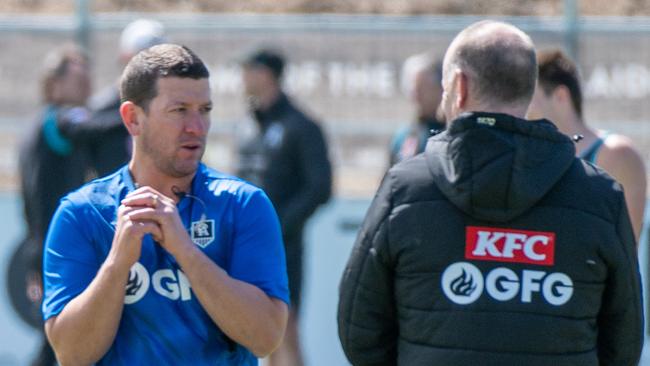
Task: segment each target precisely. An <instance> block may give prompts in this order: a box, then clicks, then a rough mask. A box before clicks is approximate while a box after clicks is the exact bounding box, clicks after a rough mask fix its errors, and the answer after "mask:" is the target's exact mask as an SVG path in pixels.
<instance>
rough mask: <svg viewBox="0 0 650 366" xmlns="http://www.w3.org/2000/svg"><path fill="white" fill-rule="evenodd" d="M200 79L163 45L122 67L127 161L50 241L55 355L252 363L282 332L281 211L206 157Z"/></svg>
mask: <svg viewBox="0 0 650 366" xmlns="http://www.w3.org/2000/svg"><path fill="white" fill-rule="evenodd" d="M208 76H209V74H208V70H207V69H206V68H205V66H204V64H203V63H202V62H201V60H200V59H199V58H198V57H197V56H196V55H195V54H194V53H192V51H190V50H189V49H187V48H185V47H181V46H176V45H170V44H165V45H159V46H154V47H152V48H149V49H148V50H145V51H143V52H141V53H140V54H138V55H137V56H136V57H134V58H133V59H132V60H131V62H130V63H129V64H128V65H127V67H126V69H125V71H124V73H123V76H122V81H121V95H122V100H123V101H124V102H123V103H122V105H121V108H120V114H121V116H122V119H123V120H124V124H125V126H126V128H127V129H128V130H129V133H130V134H131V135H132V136H133V141H134V149H133V156H132V158H131V161H130V162H129V164H128V166H125V167H124V168H122V169H121V170H119V171H118V172H116V173H114V174H112V175H110V176H107V177H105V178H102V179H98V180H96V181H94V182H91V183H89V184H87V185H86V186H84V187H82V188H81V189H79V190H77V191H75V192H73V193H71V194H69V195H68V196H67V197H66V198H64V199H63V200H62V201H61V204H60V206H59V208H58V210H57V212H56V214H55V216H54V218H53V221H52V223H51V226H50V231H49V233H48V236H47V240H46V243H45V254H44V270H43V271H44V282H45V295H44V301H43V315H44V318H45V320H46V323H45V330H46V333H47V336H48V338H49V340H50V342H51V343H52V346H53V347H54V350H55V352H56V355H57V358H58V359H59V362H60V363H61V364H64V365H65V364H92V363H97V364H106V365H144V364H152V363H154V362H155V363H156V364H160V365H186V364H193V365H207V364H210V365H255V364H257V359H256V356H257V357H262V356H264V355H267V354H269V353H270V352H271V351H273V350H274V349H275V348H276V347H277V346H278V344H279V343H280V341H281V340H282V336H283V333H284V330H285V327H286V322H287V314H288V305H287V304H288V289H287V277H286V269H285V259H284V252H283V246H282V239H281V234H280V228H279V224H278V219H277V216H276V214H275V211H274V209H273V207H272V205H271V204H270V202H269V200H268V198H267V197H266V195H265V194H264V192H262V191H261V190H259V189H257V188H255V187H253V186H251V185H249V184H247V183H245V182H243V181H241V180H239V179H237V178H234V177H230V176H226V175H223V174H221V173H218V172H215V171H213V170H210V169H209V168H207V167H205V166H203V165H202V164H201V163H200V159H201V157H202V155H203V152H204V150H205V143H206V136H207V132H208V129H209V125H210V118H209V115H210V109H211V101H210V87H209V83H208Z"/></svg>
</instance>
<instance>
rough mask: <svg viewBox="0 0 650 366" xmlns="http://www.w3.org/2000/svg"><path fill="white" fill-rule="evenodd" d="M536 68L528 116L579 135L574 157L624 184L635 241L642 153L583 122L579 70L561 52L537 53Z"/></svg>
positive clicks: (642, 199)
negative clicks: (545, 119)
mask: <svg viewBox="0 0 650 366" xmlns="http://www.w3.org/2000/svg"><path fill="white" fill-rule="evenodd" d="M538 68H539V78H538V81H537V87H536V89H535V95H534V97H533V100H532V102H531V104H530V108H529V111H528V115H529V118H533V119H534V118H547V119H549V120H551V121H553V123H555V124H556V125H557V127H558V128H559V130H560V132H562V133H564V134H565V135H567V136H571V137H572V136H576V135H579V136H582V138H580V140H579V141H578V143H577V144H576V156H578V157H580V158H582V159H584V160H586V161H588V162H590V163H592V164H596V165H598V166H600V167H602V168H603V169H604V170H605V171H606V172H607V173H609V174H611V175H612V177H614V179H616V180H617V181H618V182H619V183H621V185H623V188H624V191H625V201H626V203H627V209H628V212H629V213H630V218H631V220H632V226H633V228H634V234H635V237H636V240H637V241H638V240H639V237H640V235H641V234H640V233H641V227H642V225H643V214H644V209H645V203H646V171H645V165H644V163H643V160H642V159H641V155H640V154H639V153H638V152H637V150H636V149H635V148H634V146H633V144H632V141H631V140H630V139H629V138H628V137H625V136H623V135H619V134H614V133H610V132H609V131H603V130H598V129H595V128H592V127H590V126H589V125H588V124H587V123H586V122H585V121H584V116H583V104H582V101H583V98H582V88H581V86H580V76H579V73H578V69H577V67H576V65H575V63H574V62H573V61H572V60H571V59H569V58H568V57H567V56H566V55H565V54H564V53H562V52H561V51H559V50H549V51H545V52H540V53H539V55H538Z"/></svg>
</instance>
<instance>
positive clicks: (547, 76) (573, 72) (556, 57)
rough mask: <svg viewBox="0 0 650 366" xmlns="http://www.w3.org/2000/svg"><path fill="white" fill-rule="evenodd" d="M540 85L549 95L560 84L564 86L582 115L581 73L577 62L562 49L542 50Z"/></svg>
mask: <svg viewBox="0 0 650 366" xmlns="http://www.w3.org/2000/svg"><path fill="white" fill-rule="evenodd" d="M537 63H538V65H539V66H538V68H539V79H538V82H539V86H540V87H541V88H542V90H543V91H544V93H546V95H549V94H551V93H552V92H553V90H555V89H556V88H557V87H559V86H564V87H566V88H567V89H568V90H569V94H570V95H571V104H573V109H575V111H576V113H577V114H578V116H579V117H582V89H581V88H580V74H579V72H578V68H577V66H576V64H575V63H574V62H573V61H572V60H571V59H570V58H569V57H568V56H567V55H565V54H564V53H563V52H562V51H560V50H549V51H543V52H540V53H539V55H538V57H537Z"/></svg>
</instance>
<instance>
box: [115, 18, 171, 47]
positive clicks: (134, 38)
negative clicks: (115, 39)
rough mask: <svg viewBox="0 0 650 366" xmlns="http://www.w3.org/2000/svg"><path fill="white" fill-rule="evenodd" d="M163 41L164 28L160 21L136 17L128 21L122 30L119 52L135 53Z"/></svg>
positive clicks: (164, 39)
mask: <svg viewBox="0 0 650 366" xmlns="http://www.w3.org/2000/svg"><path fill="white" fill-rule="evenodd" d="M165 41H166V38H165V28H164V27H163V25H162V24H161V23H160V22H158V21H155V20H151V19H138V20H135V21H133V22H131V23H129V25H127V26H126V28H124V30H123V31H122V36H121V37H120V52H121V53H123V54H131V55H135V54H136V53H138V52H140V51H142V50H144V49H147V48H149V47H151V46H155V45H157V44H161V43H164V42H165Z"/></svg>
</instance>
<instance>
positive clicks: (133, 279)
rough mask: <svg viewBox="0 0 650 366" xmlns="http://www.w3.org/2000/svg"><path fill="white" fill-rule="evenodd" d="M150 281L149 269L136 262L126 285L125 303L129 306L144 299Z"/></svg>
mask: <svg viewBox="0 0 650 366" xmlns="http://www.w3.org/2000/svg"><path fill="white" fill-rule="evenodd" d="M150 281H151V280H150V278H149V272H147V269H146V268H145V267H144V266H143V265H142V264H140V263H139V262H135V263H134V264H133V266H131V269H130V270H129V280H128V282H127V283H126V288H125V293H124V303H125V304H127V305H129V304H133V303H135V302H137V301H139V300H140V299H142V298H143V297H144V295H145V294H146V293H147V290H148V289H149V283H150Z"/></svg>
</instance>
